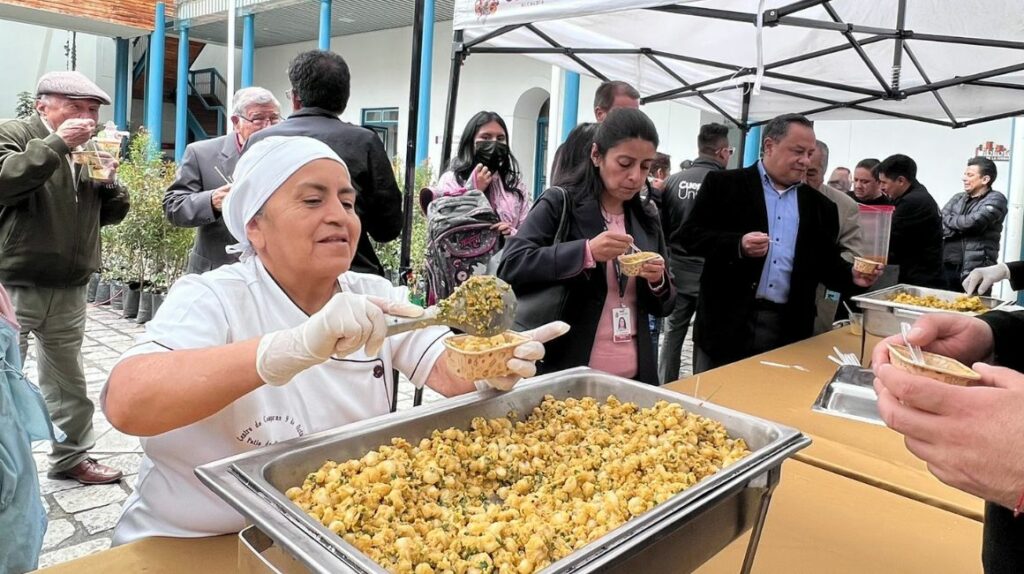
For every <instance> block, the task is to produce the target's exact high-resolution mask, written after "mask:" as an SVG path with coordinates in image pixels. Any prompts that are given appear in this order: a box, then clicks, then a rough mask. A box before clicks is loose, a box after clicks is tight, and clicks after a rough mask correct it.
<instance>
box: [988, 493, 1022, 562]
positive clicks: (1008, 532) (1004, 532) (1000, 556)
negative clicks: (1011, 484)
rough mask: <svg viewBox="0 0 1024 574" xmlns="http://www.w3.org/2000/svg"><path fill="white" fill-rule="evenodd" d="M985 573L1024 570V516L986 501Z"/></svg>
mask: <svg viewBox="0 0 1024 574" xmlns="http://www.w3.org/2000/svg"><path fill="white" fill-rule="evenodd" d="M981 563H982V565H983V566H984V567H985V574H1019V573H1020V572H1024V517H1021V518H1016V519H1015V518H1014V517H1013V511H1011V510H1010V509H1008V508H1003V507H1002V506H999V505H998V504H992V503H991V502H986V503H985V530H984V534H983V535H982V543H981Z"/></svg>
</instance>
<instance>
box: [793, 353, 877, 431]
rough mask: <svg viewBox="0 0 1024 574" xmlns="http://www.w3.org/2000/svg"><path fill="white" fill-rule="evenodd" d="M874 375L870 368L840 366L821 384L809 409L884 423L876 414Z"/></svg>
mask: <svg viewBox="0 0 1024 574" xmlns="http://www.w3.org/2000/svg"><path fill="white" fill-rule="evenodd" d="M874 380H875V374H874V373H873V372H871V370H870V369H864V368H861V367H855V366H852V365H843V366H841V367H839V368H838V369H836V374H834V375H832V379H831V380H830V381H829V382H828V383H826V384H825V386H824V387H823V388H822V389H821V393H820V394H819V395H818V399H817V400H815V401H814V405H813V406H811V410H812V411H815V412H819V413H825V414H828V415H833V416H837V417H843V418H846V419H851V420H855V421H859V422H862V423H870V424H874V425H881V426H885V422H883V421H882V417H881V415H879V414H878V394H876V393H875V388H874V384H873V383H874Z"/></svg>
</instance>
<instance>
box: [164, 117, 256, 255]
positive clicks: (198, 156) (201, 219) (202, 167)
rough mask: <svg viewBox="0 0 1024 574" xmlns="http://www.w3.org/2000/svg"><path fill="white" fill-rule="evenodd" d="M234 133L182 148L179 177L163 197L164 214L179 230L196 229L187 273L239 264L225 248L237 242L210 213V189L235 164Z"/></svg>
mask: <svg viewBox="0 0 1024 574" xmlns="http://www.w3.org/2000/svg"><path fill="white" fill-rule="evenodd" d="M236 142H237V139H236V137H235V134H228V135H225V136H220V137H218V138H213V139H208V140H204V141H198V142H195V143H193V144H189V145H188V147H186V148H185V155H184V157H182V158H181V164H180V165H179V166H178V177H177V178H175V180H174V183H172V184H171V187H169V188H167V193H165V194H164V214H165V215H167V219H168V220H169V221H170V222H171V223H173V224H174V225H177V226H179V227H198V228H199V231H198V232H197V233H196V243H195V246H193V248H192V253H191V254H189V256H188V268H187V270H186V271H187V272H188V273H205V272H206V271H210V270H211V269H216V268H217V267H220V266H221V265H227V264H230V263H234V262H235V261H238V256H237V255H233V254H230V253H227V252H226V251H224V248H225V247H227V246H228V245H232V244H234V243H237V242H238V241H237V240H236V239H235V238H234V237H233V236H232V235H231V232H230V231H228V228H227V226H225V225H224V218H223V217H221V213H220V212H219V211H214V210H213V204H212V203H211V202H210V198H211V197H212V196H213V190H215V189H217V188H218V187H221V186H222V185H224V184H225V183H226V182H225V181H224V178H223V177H221V175H220V174H218V173H217V170H218V169H219V170H220V172H221V173H222V174H224V175H225V176H226V177H228V178H230V177H231V174H232V173H233V172H234V171H235V164H236V163H238V157H239V153H238V144H237V143H236Z"/></svg>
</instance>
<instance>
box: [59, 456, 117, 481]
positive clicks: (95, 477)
mask: <svg viewBox="0 0 1024 574" xmlns="http://www.w3.org/2000/svg"><path fill="white" fill-rule="evenodd" d="M46 476H48V477H50V478H54V479H58V478H63V479H71V480H77V481H78V482H79V483H81V484H110V483H112V482H117V481H119V480H121V477H122V476H124V473H123V472H121V471H120V470H117V469H116V468H111V467H109V466H107V465H105V464H100V463H98V462H96V459H94V458H87V459H85V460H83V461H82V462H80V463H78V464H76V465H75V466H73V467H71V468H70V469H68V470H65V471H64V472H48V473H46Z"/></svg>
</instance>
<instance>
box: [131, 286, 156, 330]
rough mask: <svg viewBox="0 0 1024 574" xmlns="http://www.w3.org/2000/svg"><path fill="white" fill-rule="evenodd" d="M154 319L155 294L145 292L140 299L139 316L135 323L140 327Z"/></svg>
mask: <svg viewBox="0 0 1024 574" xmlns="http://www.w3.org/2000/svg"><path fill="white" fill-rule="evenodd" d="M152 318H153V294H152V293H150V292H149V291H143V292H142V295H141V297H140V298H139V314H138V315H136V317H135V322H136V323H138V324H139V325H143V324H145V323H146V322H147V321H149V320H150V319H152Z"/></svg>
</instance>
